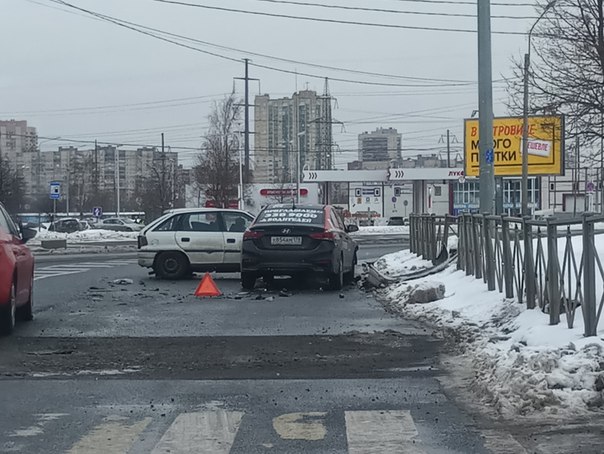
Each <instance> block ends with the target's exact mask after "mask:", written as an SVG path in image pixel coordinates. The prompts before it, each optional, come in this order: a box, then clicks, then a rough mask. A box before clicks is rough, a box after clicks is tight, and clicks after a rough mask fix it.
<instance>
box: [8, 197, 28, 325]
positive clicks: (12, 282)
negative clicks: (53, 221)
mask: <svg viewBox="0 0 604 454" xmlns="http://www.w3.org/2000/svg"><path fill="white" fill-rule="evenodd" d="M34 236H36V231H35V230H33V229H28V228H19V227H17V225H16V224H15V223H14V222H13V220H12V219H11V217H10V216H9V215H8V213H7V212H6V210H5V209H4V206H3V205H2V204H1V203H0V335H7V334H10V333H11V332H12V331H13V328H14V327H15V321H16V320H17V319H20V320H32V319H33V313H32V309H33V285H34V257H33V255H32V253H31V251H30V250H29V248H28V247H27V246H26V245H25V242H26V241H27V240H29V239H31V238H33V237H34Z"/></svg>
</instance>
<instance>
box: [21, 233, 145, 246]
mask: <svg viewBox="0 0 604 454" xmlns="http://www.w3.org/2000/svg"><path fill="white" fill-rule="evenodd" d="M137 236H138V232H116V231H113V230H101V229H89V230H82V231H79V232H73V233H63V232H52V231H48V230H42V231H40V232H38V233H37V234H36V236H35V237H34V238H33V239H31V240H30V241H29V242H28V243H27V244H28V245H32V244H39V243H40V242H41V241H42V240H67V241H68V242H75V243H86V242H94V241H127V240H132V241H136V237H137Z"/></svg>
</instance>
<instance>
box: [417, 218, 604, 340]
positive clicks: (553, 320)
mask: <svg viewBox="0 0 604 454" xmlns="http://www.w3.org/2000/svg"><path fill="white" fill-rule="evenodd" d="M453 220H455V221H456V225H457V236H458V262H457V268H458V269H460V270H463V271H465V273H466V275H468V276H475V277H476V278H477V279H482V280H483V281H484V282H485V284H486V285H487V288H488V289H489V290H492V291H494V290H498V291H499V292H500V293H505V296H506V298H513V299H516V300H517V301H518V302H519V303H523V304H526V306H527V308H528V309H536V308H537V307H538V308H539V309H540V310H541V311H543V312H544V313H547V314H548V315H549V323H550V324H551V325H556V324H558V323H560V319H561V316H562V315H564V316H565V318H566V322H567V325H568V327H569V328H572V327H573V326H574V322H575V316H576V313H577V312H576V311H577V309H578V308H579V307H580V308H581V310H582V314H583V321H584V328H585V331H584V332H585V335H586V336H595V335H596V334H597V330H598V323H599V321H600V318H601V315H602V309H603V307H604V268H603V266H602V261H601V259H600V254H599V253H598V249H597V247H596V238H597V237H598V236H599V235H597V234H596V229H595V225H596V223H598V222H604V216H600V215H596V216H594V215H584V216H583V217H581V218H574V219H555V218H551V219H548V220H531V219H528V218H526V219H525V218H515V217H508V216H494V215H480V214H475V215H471V214H464V215H461V216H459V217H457V218H455V217H453V216H431V215H413V216H411V217H410V224H411V227H410V235H411V238H410V239H411V251H412V252H414V253H416V254H418V255H422V257H423V258H425V259H429V260H430V259H434V258H436V257H435V254H438V253H439V252H438V250H439V248H442V247H443V245H446V244H447V236H448V233H449V232H450V231H451V228H450V227H452V226H451V225H450V222H451V221H453ZM441 225H442V226H443V230H442V231H441V228H440V226H441ZM441 232H442V233H441ZM600 238H602V241H603V246H604V235H602V236H600ZM579 250H580V251H581V252H580V253H579V252H578V251H579Z"/></svg>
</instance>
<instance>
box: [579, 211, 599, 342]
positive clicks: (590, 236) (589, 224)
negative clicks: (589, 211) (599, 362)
mask: <svg viewBox="0 0 604 454" xmlns="http://www.w3.org/2000/svg"><path fill="white" fill-rule="evenodd" d="M582 309H583V320H584V325H585V336H596V335H597V334H598V332H597V331H598V327H597V315H596V256H595V251H594V222H593V221H589V220H588V219H587V216H584V217H583V305H582Z"/></svg>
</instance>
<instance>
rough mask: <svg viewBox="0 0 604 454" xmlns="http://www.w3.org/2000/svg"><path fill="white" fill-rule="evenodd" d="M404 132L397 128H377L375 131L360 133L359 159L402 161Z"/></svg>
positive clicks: (366, 160) (365, 160)
mask: <svg viewBox="0 0 604 454" xmlns="http://www.w3.org/2000/svg"><path fill="white" fill-rule="evenodd" d="M402 136H403V135H402V134H400V133H399V132H398V131H397V130H396V129H395V128H376V130H375V131H371V132H364V133H362V134H359V161H361V162H387V163H390V162H394V163H397V164H398V163H399V162H400V161H401V157H402V155H401V150H402Z"/></svg>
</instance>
